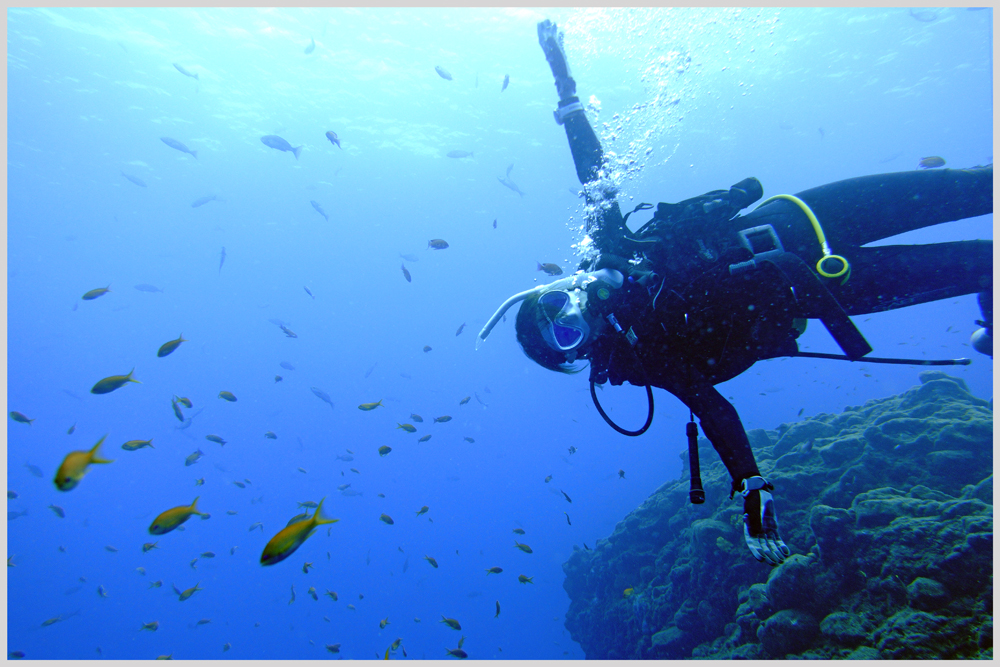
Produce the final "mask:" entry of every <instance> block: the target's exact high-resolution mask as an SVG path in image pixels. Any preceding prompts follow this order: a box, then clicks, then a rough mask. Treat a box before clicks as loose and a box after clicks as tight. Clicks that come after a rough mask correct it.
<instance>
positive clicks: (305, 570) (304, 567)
mask: <svg viewBox="0 0 1000 667" xmlns="http://www.w3.org/2000/svg"><path fill="white" fill-rule="evenodd" d="M311 567H313V564H312V563H311V562H306V563H304V564H303V565H302V572H303V573H304V574H309V568H311ZM312 590H314V591H315V590H316V589H315V588H314V589H312Z"/></svg>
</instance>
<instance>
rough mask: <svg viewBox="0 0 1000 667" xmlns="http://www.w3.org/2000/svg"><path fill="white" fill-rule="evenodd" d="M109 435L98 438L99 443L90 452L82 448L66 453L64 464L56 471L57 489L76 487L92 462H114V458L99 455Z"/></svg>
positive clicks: (66, 489) (67, 489)
mask: <svg viewBox="0 0 1000 667" xmlns="http://www.w3.org/2000/svg"><path fill="white" fill-rule="evenodd" d="M107 437H108V436H107V435H105V436H104V437H103V438H101V439H100V440H98V441H97V444H96V445H94V447H93V449H91V450H90V451H89V452H85V451H82V450H81V451H76V452H70V453H69V454H67V455H66V458H65V459H63V462H62V465H61V466H59V470H58V471H57V472H56V479H55V483H56V488H57V489H59V490H60V491H69V490H71V489H75V488H76V485H77V484H79V483H80V480H81V479H83V476H84V475H85V474H86V473H87V466H89V465H90V464H91V463H113V460H110V459H102V458H100V457H99V456H98V455H97V450H98V448H99V447H100V446H101V443H103V442H104V438H107Z"/></svg>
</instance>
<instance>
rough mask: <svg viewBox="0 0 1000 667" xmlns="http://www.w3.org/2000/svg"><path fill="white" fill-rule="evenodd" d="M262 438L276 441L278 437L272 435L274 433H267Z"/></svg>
mask: <svg viewBox="0 0 1000 667" xmlns="http://www.w3.org/2000/svg"><path fill="white" fill-rule="evenodd" d="M264 437H265V438H267V439H268V440H277V439H278V436H277V435H275V434H274V431H268V432H266V433H265V434H264Z"/></svg>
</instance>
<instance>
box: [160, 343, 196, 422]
mask: <svg viewBox="0 0 1000 667" xmlns="http://www.w3.org/2000/svg"><path fill="white" fill-rule="evenodd" d="M186 342H188V340H187V339H186V338H185V337H184V334H181V335H180V336H178V337H177V338H176V339H175V340H168V341H167V342H166V343H164V344H163V345H161V346H160V349H159V350H157V352H156V356H158V357H165V356H167V355H168V354H170V353H171V352H173V351H174V350H176V349H177V346H179V345H180V344H181V343H186ZM188 407H189V408H190V407H191V406H190V405H189V406H188Z"/></svg>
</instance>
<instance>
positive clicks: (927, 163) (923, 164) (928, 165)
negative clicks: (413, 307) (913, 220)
mask: <svg viewBox="0 0 1000 667" xmlns="http://www.w3.org/2000/svg"><path fill="white" fill-rule="evenodd" d="M944 164H945V163H944V158H943V157H938V156H937V155H932V156H930V157H925V158H920V162H918V163H917V166H918V167H920V168H921V169H937V168H938V167H943V166H944ZM95 291H96V290H95ZM87 294H90V292H87ZM83 298H84V299H86V298H87V297H86V295H84V297H83Z"/></svg>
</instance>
